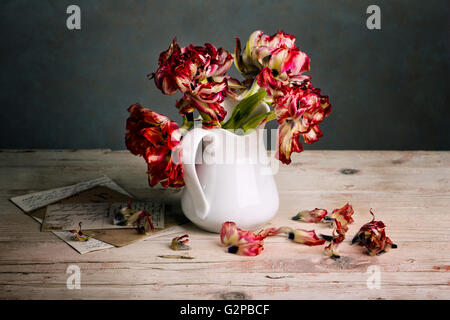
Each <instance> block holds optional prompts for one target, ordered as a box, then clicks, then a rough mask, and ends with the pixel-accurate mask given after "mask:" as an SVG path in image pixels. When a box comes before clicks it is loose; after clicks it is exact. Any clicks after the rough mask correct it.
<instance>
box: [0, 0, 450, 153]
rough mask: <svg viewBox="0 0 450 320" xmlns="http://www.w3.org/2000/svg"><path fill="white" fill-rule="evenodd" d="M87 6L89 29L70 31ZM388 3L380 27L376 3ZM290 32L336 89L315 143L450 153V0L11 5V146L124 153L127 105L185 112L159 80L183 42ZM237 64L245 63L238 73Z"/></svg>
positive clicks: (229, 41) (7, 25) (3, 104)
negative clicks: (160, 66)
mask: <svg viewBox="0 0 450 320" xmlns="http://www.w3.org/2000/svg"><path fill="white" fill-rule="evenodd" d="M70 4H77V5H79V6H80V8H81V12H82V18H81V23H82V28H81V30H79V31H69V30H68V29H67V28H66V18H67V16H68V15H67V14H66V8H67V6H68V5H70ZM370 4H377V5H379V6H380V8H381V27H382V29H381V30H373V31H372V30H368V29H367V28H366V19H367V17H368V15H367V14H366V9H367V7H368V5H370ZM256 29H262V30H264V31H265V32H266V33H269V34H273V33H275V32H276V31H277V30H278V29H282V30H284V31H285V32H287V33H290V34H294V35H295V36H296V37H297V44H298V45H299V47H300V48H301V49H302V50H303V51H305V52H307V53H308V54H309V56H310V58H311V71H310V73H309V74H310V75H312V80H313V83H314V85H315V86H317V87H320V88H322V90H323V92H325V93H327V94H328V95H329V96H330V97H331V102H332V104H333V111H332V113H331V115H330V117H329V118H328V119H326V120H325V121H324V123H323V125H322V126H321V127H322V129H323V131H324V137H323V138H322V139H321V140H320V141H319V142H317V143H316V144H315V145H313V146H307V147H306V148H316V149H344V148H345V149H449V147H450V139H449V136H450V135H449V127H450V112H449V108H450V104H449V89H450V88H449V71H450V70H449V4H448V1H447V0H442V1H438V0H428V1H423V0H389V1H381V0H371V1H365V0H358V1H355V0H347V1H344V0H316V1H306V0H305V1H303V0H290V1H255V0H247V1H245V0H240V1H234V0H227V1H223V0H222V1H215V0H207V1H206V0H205V1H188V0H184V1H181V0H180V1H168V0H166V1H138V0H135V1H122V0H103V1H100V0H70V1H66V0H54V1H50V0H39V1H37V0H36V1H35V0H28V1H25V0H9V1H7V0H2V1H1V2H0V34H1V42H0V43H1V44H0V46H1V53H0V54H1V71H0V108H1V113H0V114H1V122H0V123H1V126H0V148H112V149H124V148H125V146H124V141H123V140H124V139H123V137H124V125H125V119H126V117H127V112H126V108H127V107H128V106H129V105H131V104H133V103H135V102H140V103H142V104H143V105H146V106H149V107H152V108H153V109H154V110H156V111H158V112H161V113H165V114H167V115H169V116H170V117H171V118H172V119H176V120H179V119H180V118H179V117H178V116H177V110H176V108H175V106H174V103H175V100H176V99H177V98H178V96H177V97H174V96H163V95H162V94H161V93H160V92H159V91H158V90H157V89H156V88H155V86H154V84H153V82H152V81H149V80H147V79H146V74H148V73H150V72H152V71H154V70H156V67H157V59H158V55H159V53H160V52H161V51H163V50H166V49H167V47H168V46H169V44H170V42H171V40H172V38H173V37H174V36H177V38H178V40H179V42H180V44H181V45H188V44H189V43H194V44H203V43H204V42H211V43H213V44H214V45H216V46H222V47H224V48H226V49H228V50H230V51H232V50H233V49H234V37H236V36H237V37H240V38H241V39H242V40H243V41H244V42H245V41H246V39H247V37H248V36H249V35H250V33H251V32H252V31H254V30H256ZM233 68H234V67H233Z"/></svg>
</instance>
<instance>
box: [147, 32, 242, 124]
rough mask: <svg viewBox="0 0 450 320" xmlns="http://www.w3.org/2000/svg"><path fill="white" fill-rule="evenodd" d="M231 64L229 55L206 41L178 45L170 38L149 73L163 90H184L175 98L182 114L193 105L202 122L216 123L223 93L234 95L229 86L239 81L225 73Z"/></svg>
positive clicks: (233, 85) (222, 112) (219, 117)
mask: <svg viewBox="0 0 450 320" xmlns="http://www.w3.org/2000/svg"><path fill="white" fill-rule="evenodd" d="M232 64H233V57H232V55H231V54H230V53H229V52H228V51H226V50H224V49H222V48H219V49H217V48H216V47H214V46H213V45H212V44H210V43H206V44H205V46H203V47H201V46H194V45H192V44H191V45H189V46H187V47H182V48H181V47H180V46H179V45H178V43H177V41H176V39H174V40H173V42H172V44H171V45H170V47H169V49H168V50H167V51H164V52H162V53H161V54H160V57H159V67H158V70H157V71H156V72H155V73H152V74H150V76H151V77H153V78H154V79H155V84H156V86H157V87H158V89H160V90H161V91H162V92H163V93H164V94H169V95H172V94H174V93H176V92H177V91H178V90H179V91H180V92H182V93H184V96H183V97H182V98H181V99H180V100H179V101H178V102H177V107H178V108H179V110H180V113H181V114H182V115H186V114H187V113H190V112H193V111H194V109H197V110H198V111H199V113H200V115H201V116H202V118H203V120H204V124H205V126H207V127H218V126H220V122H221V121H222V120H223V119H224V117H225V114H226V111H225V109H224V108H223V107H222V106H221V105H220V104H221V103H222V102H223V100H224V99H225V97H226V96H227V95H231V96H233V95H234V93H233V92H232V90H231V88H235V87H239V81H237V80H235V79H232V78H231V77H229V76H226V75H225V73H226V72H227V71H228V69H229V68H230V67H231V65H232Z"/></svg>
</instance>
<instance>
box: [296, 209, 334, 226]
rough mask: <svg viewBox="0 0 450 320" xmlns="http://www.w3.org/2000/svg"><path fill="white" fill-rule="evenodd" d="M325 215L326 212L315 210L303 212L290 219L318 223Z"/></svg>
mask: <svg viewBox="0 0 450 320" xmlns="http://www.w3.org/2000/svg"><path fill="white" fill-rule="evenodd" d="M326 215H327V210H325V209H319V208H315V209H314V210H303V211H300V212H299V213H297V215H296V216H294V217H292V220H296V221H303V222H312V223H318V222H321V221H322V219H323V218H324V217H325V216H326Z"/></svg>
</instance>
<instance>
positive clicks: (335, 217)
mask: <svg viewBox="0 0 450 320" xmlns="http://www.w3.org/2000/svg"><path fill="white" fill-rule="evenodd" d="M353 213H354V210H353V207H352V206H351V205H350V204H348V203H347V204H346V205H345V206H343V207H342V208H340V209H335V210H333V212H332V213H331V217H328V218H327V217H325V218H327V219H325V218H324V220H327V221H332V225H333V235H332V236H328V235H323V234H321V235H320V237H321V238H322V239H324V240H326V241H327V242H330V244H329V245H327V246H326V247H325V248H324V252H325V254H326V255H327V256H329V257H330V258H332V259H339V258H340V255H339V253H338V252H337V248H338V246H339V244H341V243H342V242H343V241H344V240H345V234H346V233H347V231H348V225H349V224H351V223H353V221H354V220H353V218H352V215H353Z"/></svg>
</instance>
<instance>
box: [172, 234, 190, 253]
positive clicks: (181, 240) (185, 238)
mask: <svg viewBox="0 0 450 320" xmlns="http://www.w3.org/2000/svg"><path fill="white" fill-rule="evenodd" d="M188 242H189V235H188V234H185V235H182V236H181V237H175V238H173V239H172V242H171V244H170V247H171V248H172V250H176V251H177V250H191V247H189V246H188V245H187V244H186V243H188Z"/></svg>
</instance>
